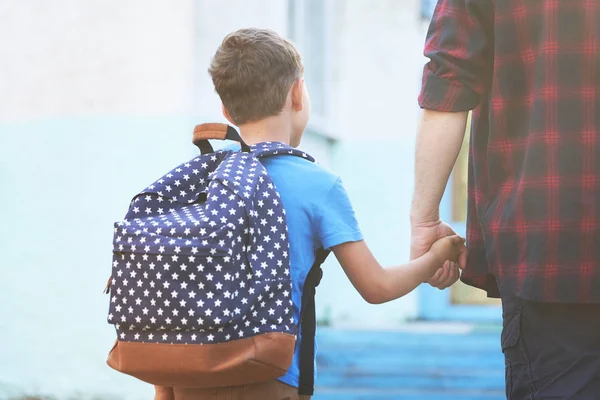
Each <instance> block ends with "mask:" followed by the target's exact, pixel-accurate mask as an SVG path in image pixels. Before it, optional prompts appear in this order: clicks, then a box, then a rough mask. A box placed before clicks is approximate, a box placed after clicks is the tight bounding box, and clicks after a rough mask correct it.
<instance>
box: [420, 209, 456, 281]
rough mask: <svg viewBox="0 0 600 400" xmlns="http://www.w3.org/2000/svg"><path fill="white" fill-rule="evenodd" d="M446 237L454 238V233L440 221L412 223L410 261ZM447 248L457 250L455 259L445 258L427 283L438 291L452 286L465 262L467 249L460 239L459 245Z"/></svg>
mask: <svg viewBox="0 0 600 400" xmlns="http://www.w3.org/2000/svg"><path fill="white" fill-rule="evenodd" d="M448 236H449V237H452V236H456V232H454V230H453V229H452V228H451V227H450V226H449V225H448V224H446V223H444V222H443V221H442V220H440V219H437V220H435V221H432V222H414V221H413V223H412V224H411V246H410V258H411V260H414V259H415V258H418V257H421V256H422V255H424V254H425V253H427V252H428V251H429V250H430V248H432V245H433V244H434V243H435V242H436V241H438V240H439V239H442V238H445V237H448ZM454 240H458V239H454ZM451 242H452V239H451ZM442 243H443V242H442ZM449 247H451V248H452V249H458V255H457V257H452V258H449V257H448V258H445V259H444V260H445V261H442V262H440V264H439V265H438V266H437V267H438V269H437V271H435V273H433V275H432V276H431V278H429V280H428V281H427V282H428V283H429V284H430V285H431V286H433V287H436V288H438V289H440V290H443V289H446V288H447V287H450V286H452V285H453V284H454V283H455V282H456V281H457V280H458V278H459V276H460V273H459V268H460V269H463V268H464V267H465V265H466V262H467V248H466V247H465V245H464V241H463V240H462V239H460V245H456V246H454V245H451V246H449ZM444 251H446V250H444ZM451 251H453V250H451ZM442 258H443V257H442Z"/></svg>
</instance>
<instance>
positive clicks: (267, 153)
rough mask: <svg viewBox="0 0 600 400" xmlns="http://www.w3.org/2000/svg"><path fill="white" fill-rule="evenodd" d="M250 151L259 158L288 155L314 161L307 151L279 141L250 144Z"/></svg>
mask: <svg viewBox="0 0 600 400" xmlns="http://www.w3.org/2000/svg"><path fill="white" fill-rule="evenodd" d="M250 152H251V153H252V154H253V155H254V157H256V158H258V159H261V158H267V157H273V156H283V155H290V156H296V157H300V158H304V159H306V160H308V161H311V162H315V159H314V158H313V157H311V156H310V155H309V154H308V153H306V152H304V151H301V150H298V149H295V148H293V147H291V146H288V145H285V144H283V143H280V142H264V143H258V144H255V145H252V146H250Z"/></svg>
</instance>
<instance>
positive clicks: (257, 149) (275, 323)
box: [107, 124, 327, 394]
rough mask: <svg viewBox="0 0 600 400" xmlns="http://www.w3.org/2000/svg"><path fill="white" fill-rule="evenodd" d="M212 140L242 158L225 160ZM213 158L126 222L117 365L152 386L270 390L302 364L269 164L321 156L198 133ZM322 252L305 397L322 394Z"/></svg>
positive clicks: (119, 270) (118, 260)
mask: <svg viewBox="0 0 600 400" xmlns="http://www.w3.org/2000/svg"><path fill="white" fill-rule="evenodd" d="M208 139H230V140H236V141H238V142H240V143H241V145H242V151H239V152H238V151H226V150H222V151H217V152H214V151H213V149H212V146H211V145H210V143H209V142H208ZM194 144H196V145H197V146H198V147H199V148H200V150H201V152H202V155H200V156H198V157H196V158H194V159H192V160H190V161H189V162H186V163H184V164H181V165H179V166H178V167H176V168H175V169H173V170H172V171H171V172H169V173H168V174H166V175H165V176H163V177H162V178H160V179H158V180H157V181H156V182H154V183H153V184H152V185H150V186H148V188H146V189H145V190H143V191H142V192H141V193H139V194H138V195H136V196H135V197H134V198H133V200H132V201H131V204H130V207H129V211H128V213H127V215H126V216H125V219H124V220H122V221H119V222H117V223H115V227H114V241H113V247H114V248H113V265H112V275H111V279H110V280H109V285H108V286H107V293H110V307H109V314H108V322H109V323H110V324H113V325H114V326H115V328H116V331H117V341H116V343H115V345H114V347H113V349H112V350H111V352H110V354H109V357H108V364H109V365H110V366H111V367H112V368H114V369H116V370H118V371H120V372H123V373H126V374H129V375H132V376H134V377H136V378H138V379H141V380H143V381H145V382H148V383H151V384H154V385H159V386H168V387H188V388H209V387H224V386H236V385H243V384H251V383H257V382H263V381H268V380H271V379H275V378H277V377H280V376H282V375H284V374H285V373H286V372H287V370H288V368H289V366H290V365H291V362H292V358H293V354H294V349H295V346H296V337H297V335H298V333H299V332H298V326H299V321H295V320H294V317H293V311H292V309H293V305H292V282H291V276H290V257H289V242H288V234H287V224H286V215H285V210H284V208H283V205H282V203H281V200H280V197H279V193H278V192H277V190H276V188H275V186H274V184H273V181H272V180H271V178H270V177H269V175H268V174H267V171H266V169H265V168H264V167H263V166H262V164H261V163H260V159H261V158H265V157H272V156H295V157H302V158H305V159H307V160H309V161H313V162H314V159H312V158H311V157H310V156H308V155H307V154H306V153H303V152H301V151H299V150H296V149H293V148H291V147H288V146H285V145H283V144H281V143H274V142H271V143H263V144H259V145H257V146H252V147H250V146H247V145H246V144H245V143H244V142H243V141H242V139H241V138H240V136H239V134H238V133H237V131H236V130H235V129H234V128H232V127H230V126H228V125H225V124H204V125H198V126H197V127H196V128H195V130H194ZM326 256H327V253H326V252H324V251H320V252H319V253H318V257H317V258H318V259H317V261H316V262H315V264H314V265H313V268H312V269H311V271H310V273H309V276H308V277H307V280H306V283H305V288H304V292H303V299H302V303H303V304H302V310H301V320H302V324H301V326H302V336H303V338H304V340H302V343H301V359H300V364H301V377H300V392H301V393H302V394H312V390H313V388H312V387H313V381H312V380H313V372H314V371H313V368H314V334H315V307H314V294H315V287H316V286H317V285H318V284H319V281H320V279H321V274H322V271H321V268H320V264H321V263H322V262H323V261H324V260H325V257H326Z"/></svg>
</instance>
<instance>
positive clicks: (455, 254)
mask: <svg viewBox="0 0 600 400" xmlns="http://www.w3.org/2000/svg"><path fill="white" fill-rule="evenodd" d="M464 252H465V239H463V238H461V237H460V236H458V235H452V236H445V237H443V238H441V239H439V240H437V241H435V242H434V243H433V244H432V245H431V248H430V249H429V253H430V254H431V255H432V256H433V257H434V258H435V261H436V263H434V264H433V265H432V270H431V273H432V274H434V273H435V272H436V271H437V270H438V268H439V266H440V265H441V264H443V263H444V262H446V261H458V259H459V257H461V255H462V254H464ZM457 279H458V278H457ZM455 282H456V280H455ZM453 283H454V282H453Z"/></svg>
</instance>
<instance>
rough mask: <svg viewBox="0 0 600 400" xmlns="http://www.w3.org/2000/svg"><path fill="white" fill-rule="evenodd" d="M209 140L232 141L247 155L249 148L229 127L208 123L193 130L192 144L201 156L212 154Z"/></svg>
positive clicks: (231, 127) (234, 130)
mask: <svg viewBox="0 0 600 400" xmlns="http://www.w3.org/2000/svg"><path fill="white" fill-rule="evenodd" d="M209 139H219V140H233V141H235V142H238V143H240V144H241V145H242V151H244V152H247V153H249V152H250V147H249V146H248V145H247V144H246V143H245V142H244V140H243V139H242V137H241V136H240V134H239V133H238V131H237V130H236V129H235V128H234V127H233V126H231V125H227V124H220V123H210V124H200V125H196V127H195V128H194V138H193V140H192V141H193V143H194V144H195V145H196V146H197V147H198V148H199V149H200V152H201V153H202V154H208V153H212V152H213V151H214V150H213V147H212V145H211V144H210V142H209V141H208V140H209Z"/></svg>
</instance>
